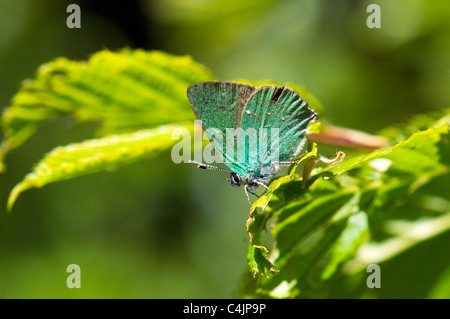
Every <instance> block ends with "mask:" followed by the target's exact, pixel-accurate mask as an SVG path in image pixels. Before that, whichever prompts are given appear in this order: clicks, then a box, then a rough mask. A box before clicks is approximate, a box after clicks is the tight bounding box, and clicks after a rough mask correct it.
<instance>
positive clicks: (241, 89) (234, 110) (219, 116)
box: [187, 81, 256, 174]
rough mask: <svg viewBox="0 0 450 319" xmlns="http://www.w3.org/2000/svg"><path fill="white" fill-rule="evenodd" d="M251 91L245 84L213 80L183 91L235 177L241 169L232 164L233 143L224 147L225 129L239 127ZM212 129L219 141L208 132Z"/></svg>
mask: <svg viewBox="0 0 450 319" xmlns="http://www.w3.org/2000/svg"><path fill="white" fill-rule="evenodd" d="M255 90H256V88H255V87H253V86H251V85H248V84H240V83H234V82H216V81H214V82H200V83H197V84H194V85H191V86H190V87H188V89H187V96H188V100H189V102H190V104H191V107H192V110H193V111H194V114H195V116H196V117H197V118H198V119H199V120H201V121H202V128H203V130H204V131H205V132H206V134H207V136H208V138H209V140H210V141H211V143H212V144H213V146H214V148H215V150H216V151H217V152H218V153H219V154H221V155H222V158H223V160H224V162H225V163H226V165H227V166H228V167H229V168H230V169H231V170H232V171H233V172H237V173H239V174H241V173H242V167H241V166H240V165H239V164H236V150H235V146H234V147H233V144H235V143H230V144H229V145H228V144H227V145H226V144H225V140H226V129H227V128H232V129H235V128H237V127H239V126H240V125H241V117H242V110H243V109H244V107H245V105H246V103H247V101H248V99H249V98H250V96H251V94H252V93H253V92H254V91H255ZM214 128H217V129H218V130H220V131H221V132H222V136H221V138H219V137H220V136H217V134H211V132H210V131H211V130H210V129H214Z"/></svg>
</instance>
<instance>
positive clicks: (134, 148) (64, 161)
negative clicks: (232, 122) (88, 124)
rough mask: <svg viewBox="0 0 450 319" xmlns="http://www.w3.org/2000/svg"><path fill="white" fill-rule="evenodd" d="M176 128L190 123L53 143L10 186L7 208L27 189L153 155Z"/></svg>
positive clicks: (166, 144)
mask: <svg viewBox="0 0 450 319" xmlns="http://www.w3.org/2000/svg"><path fill="white" fill-rule="evenodd" d="M176 129H190V130H192V124H186V125H185V126H181V125H166V126H161V127H157V128H154V129H148V130H141V131H137V132H135V133H131V134H121V135H112V136H108V137H104V138H99V139H93V140H86V141H83V142H81V143H74V144H70V145H66V146H59V147H56V148H55V149H53V150H52V151H51V152H50V153H48V154H47V155H45V156H44V158H43V159H42V160H41V161H40V162H39V163H38V164H37V165H36V166H35V167H34V169H33V171H32V172H31V173H29V174H28V175H26V176H25V178H24V179H23V180H22V181H21V182H20V183H19V184H17V185H16V186H15V187H14V189H13V190H12V191H11V193H10V196H9V199H8V210H11V208H12V206H13V204H14V202H15V201H16V199H17V197H18V196H19V195H20V194H21V193H22V192H24V191H25V190H27V189H30V188H33V187H42V186H44V185H46V184H49V183H54V182H58V181H62V180H67V179H70V178H74V177H78V176H82V175H86V174H91V173H95V172H99V171H103V170H109V169H114V168H117V167H119V166H123V165H126V164H129V163H131V162H134V161H137V160H139V159H142V158H148V157H151V156H155V155H157V154H159V153H160V152H161V151H163V150H165V149H167V148H169V147H171V146H172V145H173V144H174V143H175V142H176V141H174V140H172V138H171V137H172V134H173V132H174V130H176Z"/></svg>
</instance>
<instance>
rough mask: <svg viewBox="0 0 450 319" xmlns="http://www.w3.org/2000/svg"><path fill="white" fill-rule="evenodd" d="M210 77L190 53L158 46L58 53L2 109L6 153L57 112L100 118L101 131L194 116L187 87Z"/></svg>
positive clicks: (84, 118) (119, 130) (128, 129)
mask: <svg viewBox="0 0 450 319" xmlns="http://www.w3.org/2000/svg"><path fill="white" fill-rule="evenodd" d="M212 79H213V76H212V74H211V72H210V71H209V70H207V69H206V68H205V67H203V66H202V65H200V64H198V63H196V62H194V61H193V60H192V59H191V58H190V57H188V56H184V57H179V56H174V55H170V54H167V53H164V52H159V51H152V52H145V51H143V50H131V49H124V50H122V51H120V52H111V51H106V50H105V51H100V52H98V53H95V54H93V55H92V56H91V57H90V59H89V60H88V61H79V62H78V61H71V60H68V59H66V58H57V59H55V60H54V61H52V62H49V63H47V64H44V65H42V66H41V67H40V68H39V70H38V72H37V75H36V78H34V79H32V80H26V81H24V82H23V85H22V88H21V89H20V91H19V92H18V93H17V94H16V95H15V96H14V98H13V101H12V105H11V106H10V107H9V108H7V109H6V111H5V112H4V114H3V116H2V126H3V130H4V132H5V141H4V143H3V145H2V147H1V149H2V152H3V155H4V153H5V152H6V151H7V150H8V149H11V148H15V147H18V146H20V145H21V144H22V143H23V142H24V141H25V140H27V139H28V137H29V136H30V135H32V134H33V133H34V132H35V131H36V130H37V129H38V128H39V127H40V125H42V123H44V122H45V121H47V120H49V119H51V118H54V117H56V116H65V115H74V116H75V117H76V118H77V119H78V120H79V121H100V122H101V123H102V127H101V132H100V133H101V135H105V134H115V133H127V132H133V131H136V130H138V129H145V128H151V127H154V126H158V125H162V124H167V123H173V122H179V121H185V120H189V119H193V118H194V117H193V114H192V111H191V109H190V107H189V103H188V100H187V97H186V88H187V87H188V86H189V85H191V84H193V83H196V82H199V81H209V80H212Z"/></svg>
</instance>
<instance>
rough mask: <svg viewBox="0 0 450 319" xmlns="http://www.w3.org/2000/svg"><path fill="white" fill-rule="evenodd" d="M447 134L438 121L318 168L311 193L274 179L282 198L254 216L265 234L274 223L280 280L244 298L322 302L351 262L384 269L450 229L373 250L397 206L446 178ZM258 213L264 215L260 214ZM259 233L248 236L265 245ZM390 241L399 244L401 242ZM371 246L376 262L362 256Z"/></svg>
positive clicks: (294, 180)
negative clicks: (397, 256)
mask: <svg viewBox="0 0 450 319" xmlns="http://www.w3.org/2000/svg"><path fill="white" fill-rule="evenodd" d="M445 116H446V115H444V117H443V118H445ZM448 130H449V128H448V122H446V121H445V120H442V119H435V121H433V123H432V126H431V127H429V128H426V129H424V130H422V131H416V132H414V133H412V134H411V135H410V136H409V138H408V139H405V140H402V141H400V142H399V143H397V144H396V145H394V146H391V147H385V148H382V149H378V150H375V151H373V152H371V153H368V154H364V153H363V154H356V155H354V156H353V157H349V158H347V159H345V160H344V161H342V162H340V163H338V164H335V165H332V166H327V167H319V168H316V169H314V170H313V172H312V174H311V181H310V182H309V184H308V186H307V187H306V188H304V187H302V183H301V180H300V177H299V176H298V175H296V174H293V172H290V175H289V176H287V177H282V178H277V179H275V180H274V181H273V182H272V183H275V182H276V183H277V184H276V191H274V192H273V194H270V193H267V192H266V194H264V195H263V196H261V199H260V200H258V201H256V202H255V203H254V205H253V207H252V210H251V214H252V216H255V225H264V228H267V227H268V226H267V225H266V224H267V223H268V221H269V220H271V221H272V225H271V229H272V235H273V237H274V238H273V239H274V241H275V247H274V248H272V251H271V252H270V251H268V252H267V256H270V257H268V259H269V260H270V262H271V265H273V267H274V268H275V269H276V270H277V273H276V274H275V275H272V276H267V275H266V276H263V277H257V279H256V282H253V283H252V286H248V287H247V288H246V287H244V288H243V291H245V294H246V296H247V297H248V296H249V295H251V293H250V290H251V289H253V291H254V296H257V297H277V296H281V295H283V296H284V297H289V298H295V297H299V296H302V297H315V296H324V295H325V294H326V290H327V289H328V287H329V285H327V283H328V282H331V281H332V280H333V278H335V277H336V276H338V275H339V274H344V275H345V274H347V272H342V269H344V268H345V267H346V265H347V263H348V265H353V266H352V267H350V268H345V269H358V270H359V271H361V269H362V265H363V264H364V265H366V264H367V262H368V261H370V262H371V263H374V262H375V263H376V262H382V261H384V260H386V258H391V257H392V254H398V253H400V252H402V251H404V250H405V249H409V248H411V247H412V246H414V245H416V244H417V243H419V242H421V241H423V240H426V239H428V238H431V237H433V236H435V235H436V234H439V233H442V232H443V231H446V230H448V229H450V226H449V225H448V223H447V222H446V220H447V219H446V217H445V222H444V219H442V218H441V219H442V220H441V219H439V222H438V220H437V219H436V222H433V223H431V222H430V223H428V224H426V225H433V227H434V230H435V231H430V232H428V233H422V235H423V236H422V237H420V238H418V239H417V240H413V241H408V242H407V243H406V242H405V241H404V240H405V238H407V237H408V232H407V231H406V230H405V231H404V232H402V233H401V234H398V235H396V236H399V237H398V238H403V239H402V240H403V242H405V243H406V244H405V245H403V246H401V247H402V249H397V250H389V246H388V245H384V244H383V243H381V244H375V243H373V241H374V240H375V239H374V238H373V234H372V232H378V233H379V232H380V230H382V229H383V227H382V226H383V225H384V224H385V223H386V221H388V220H389V218H390V217H391V214H390V213H391V212H392V211H394V209H395V207H396V206H398V205H401V204H402V203H403V202H404V200H406V199H407V198H408V196H409V195H411V194H412V193H413V192H415V191H416V190H417V189H418V188H419V187H420V186H422V185H424V184H425V183H427V182H429V181H430V180H432V179H434V178H436V177H438V176H442V175H444V174H448V171H449V168H448V167H447V166H446V165H445V164H444V163H445V162H446V161H445V160H443V159H442V158H441V154H448V152H447V151H445V149H446V147H448V145H449V144H448ZM311 155H312V156H317V153H316V154H311ZM294 169H295V167H294ZM272 183H271V184H270V185H272ZM256 207H261V209H262V212H260V213H258V214H254V213H253V211H254V209H255V208H256ZM418 225H421V224H418ZM423 225H425V224H423ZM438 225H439V227H438ZM255 229H262V228H261V227H260V228H258V227H255ZM255 229H249V231H250V235H251V238H253V237H254V238H259V237H258V233H257V232H256V231H255ZM392 240H393V242H394V243H395V242H400V239H396V238H395V237H394V238H392ZM387 243H389V241H388V242H386V244H387ZM371 245H372V246H371ZM373 245H375V246H373ZM367 247H368V248H370V247H379V248H380V250H379V251H378V252H377V253H375V254H371V256H372V259H370V260H368V259H367V258H365V259H362V257H361V256H364V255H360V254H361V252H363V251H365V249H366V250H367V249H368V248H367ZM384 249H386V250H384ZM361 260H363V262H361ZM358 261H359V262H358ZM356 266H358V267H359V268H358V267H356ZM252 270H253V272H255V271H257V270H261V271H264V270H265V269H264V267H254V268H253V269H252ZM254 276H255V274H254ZM251 287H253V288H251ZM282 288H283V289H282ZM281 290H283V291H281Z"/></svg>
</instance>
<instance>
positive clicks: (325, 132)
mask: <svg viewBox="0 0 450 319" xmlns="http://www.w3.org/2000/svg"><path fill="white" fill-rule="evenodd" d="M308 139H309V140H310V141H312V142H315V143H319V144H328V145H333V146H342V147H348V148H366V149H369V150H374V149H378V148H382V147H387V146H389V145H390V144H391V143H390V142H389V140H387V139H386V138H384V137H382V136H376V135H371V134H368V133H365V132H361V131H357V130H353V129H349V128H345V127H339V126H333V125H330V124H323V125H322V132H320V133H310V134H308Z"/></svg>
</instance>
